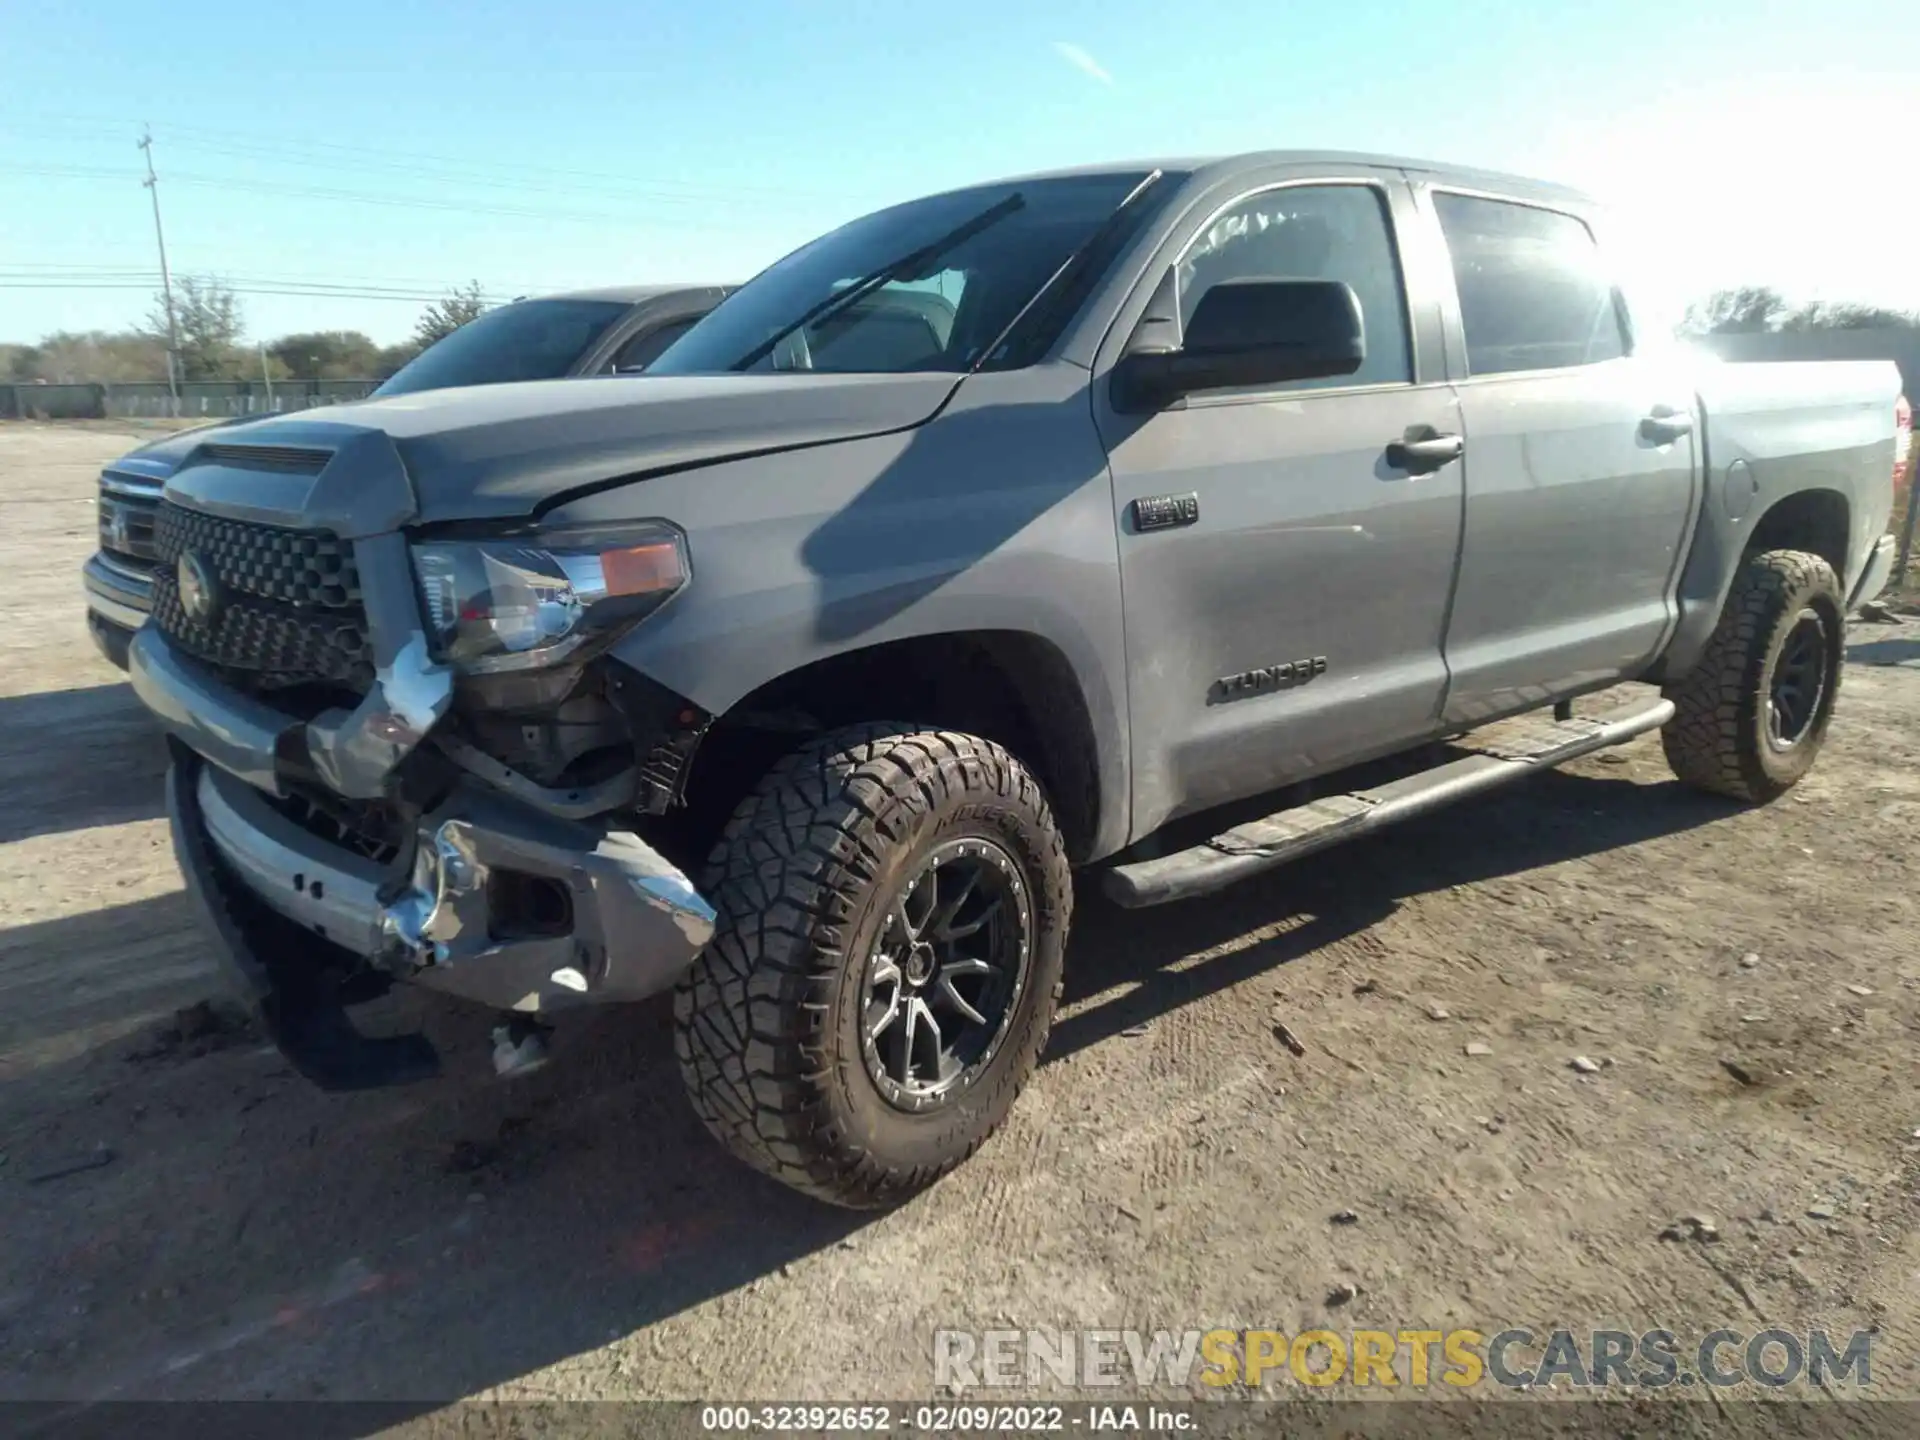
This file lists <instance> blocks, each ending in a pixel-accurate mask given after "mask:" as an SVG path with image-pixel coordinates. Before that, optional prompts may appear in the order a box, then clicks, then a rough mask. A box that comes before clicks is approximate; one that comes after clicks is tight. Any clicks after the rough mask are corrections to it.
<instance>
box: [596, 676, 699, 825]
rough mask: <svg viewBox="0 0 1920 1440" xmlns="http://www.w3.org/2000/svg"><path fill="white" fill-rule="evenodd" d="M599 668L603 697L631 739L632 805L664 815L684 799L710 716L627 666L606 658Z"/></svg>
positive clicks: (650, 813)
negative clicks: (634, 775)
mask: <svg viewBox="0 0 1920 1440" xmlns="http://www.w3.org/2000/svg"><path fill="white" fill-rule="evenodd" d="M601 663H602V665H603V666H604V667H605V674H606V686H607V697H608V698H609V699H610V700H611V701H612V702H613V704H614V705H615V707H616V708H618V709H619V711H620V713H621V714H622V715H623V716H625V717H626V721H627V725H628V727H629V729H630V730H631V732H632V734H633V743H634V761H635V765H636V767H637V769H638V772H639V775H638V782H637V784H636V786H635V796H634V800H635V804H636V806H637V808H638V809H640V810H642V811H644V812H645V813H646V814H648V815H664V814H665V813H666V812H667V811H668V810H670V809H671V808H673V807H674V806H675V805H678V804H679V803H680V802H681V800H682V799H683V798H684V796H685V794H686V788H687V772H688V771H689V770H690V769H691V768H692V764H693V755H694V751H696V750H698V749H699V748H700V741H701V739H702V738H703V737H704V736H705V735H706V733H707V730H708V728H709V727H710V726H712V724H713V716H712V715H710V714H708V713H707V712H706V711H705V710H702V709H701V708H700V707H699V706H698V705H695V704H694V703H693V702H692V701H691V700H687V699H685V698H683V697H682V696H679V695H676V694H674V693H673V692H672V691H671V690H669V689H667V688H666V686H664V685H661V684H659V683H658V682H657V681H654V680H650V679H648V678H647V677H646V676H645V675H642V674H641V673H640V672H639V671H637V670H635V669H633V668H632V667H631V666H628V665H623V664H622V663H621V662H620V661H618V660H615V659H612V658H608V659H606V660H604V661H602V662H601Z"/></svg>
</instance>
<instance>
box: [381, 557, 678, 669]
mask: <svg viewBox="0 0 1920 1440" xmlns="http://www.w3.org/2000/svg"><path fill="white" fill-rule="evenodd" d="M413 570H414V576H415V578H416V580H417V582H418V584H419V587H420V608H421V612H422V614H423V615H424V616H425V618H426V622H427V630H428V637H429V639H430V640H431V641H432V644H433V650H434V653H435V655H437V656H438V657H439V658H440V659H442V660H444V661H446V662H447V663H448V664H449V665H452V666H453V667H454V668H455V669H458V670H464V671H466V672H468V673H469V674H481V673H494V672H498V671H503V670H535V669H539V668H541V667H543V666H547V665H554V664H557V663H559V662H560V661H561V660H564V659H566V658H568V657H569V656H575V655H577V654H579V652H580V651H582V650H584V649H588V648H589V647H593V646H598V645H604V644H605V643H607V641H609V640H611V639H612V638H613V637H614V636H615V635H618V634H619V633H620V632H621V631H623V630H625V629H626V628H627V627H628V626H630V625H632V624H633V623H634V622H635V621H637V620H639V619H641V618H642V617H644V616H646V615H649V614H651V613H652V612H653V611H655V610H658V609H659V608H660V607H661V606H662V605H664V604H666V602H667V601H669V600H671V599H672V598H673V597H674V596H675V595H676V594H678V593H679V592H680V590H681V588H682V587H683V586H685V585H686V583H687V579H688V577H689V575H690V573H691V571H690V568H689V566H688V562H687V541H686V537H685V536H684V535H682V534H681V533H680V532H679V531H678V530H676V529H674V528H673V527H672V526H670V525H666V524H662V523H657V522H655V523H649V524H645V525H638V526H621V527H619V528H617V529H610V528H595V529H591V530H587V529H582V530H571V531H560V530H555V531H543V532H541V533H539V534H536V535H531V536H528V537H527V538H526V539H514V540H504V539H503V540H429V541H423V542H421V543H419V544H416V545H415V546H414V547H413Z"/></svg>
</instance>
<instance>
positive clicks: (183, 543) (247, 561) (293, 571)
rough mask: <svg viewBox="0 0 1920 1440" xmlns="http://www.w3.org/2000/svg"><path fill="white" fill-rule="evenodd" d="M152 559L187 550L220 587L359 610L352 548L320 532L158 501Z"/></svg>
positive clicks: (174, 557) (171, 560)
mask: <svg viewBox="0 0 1920 1440" xmlns="http://www.w3.org/2000/svg"><path fill="white" fill-rule="evenodd" d="M153 545H154V553H155V558H156V559H158V560H160V561H161V562H163V563H164V564H167V565H172V564H175V563H176V562H178V560H179V559H180V556H181V555H182V554H184V553H185V552H186V551H189V550H191V551H192V552H193V553H194V554H196V555H198V556H199V557H200V560H201V563H202V564H204V565H206V566H207V567H208V568H209V570H210V571H211V573H212V575H213V577H214V578H215V579H216V580H217V581H218V582H219V584H220V586H221V588H222V589H224V590H228V591H237V592H239V593H240V594H242V595H253V596H257V597H258V598H260V599H262V600H271V601H273V602H274V603H276V604H280V605H297V606H318V607H321V608H324V609H328V610H343V609H347V608H349V607H352V608H354V609H356V610H357V609H358V608H359V605H360V573H359V571H357V570H356V569H354V565H353V547H352V546H351V545H349V544H348V543H347V542H346V541H344V540H336V539H335V538H334V537H333V536H332V535H331V534H329V533H328V532H327V531H325V530H282V529H279V528H277V527H275V526H272V525H250V524H248V523H246V522H245V521H242V520H223V519H221V518H220V517H219V516H217V515H202V514H201V513H200V512H199V511H197V510H183V509H182V508H181V507H180V506H178V505H170V504H166V503H162V505H161V506H160V513H159V516H158V517H157V518H156V520H155V522H154V527H153Z"/></svg>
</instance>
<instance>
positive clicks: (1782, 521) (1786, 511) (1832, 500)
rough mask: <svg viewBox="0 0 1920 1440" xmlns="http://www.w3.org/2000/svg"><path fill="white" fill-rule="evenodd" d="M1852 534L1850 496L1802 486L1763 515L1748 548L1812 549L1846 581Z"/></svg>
mask: <svg viewBox="0 0 1920 1440" xmlns="http://www.w3.org/2000/svg"><path fill="white" fill-rule="evenodd" d="M1850 534H1851V528H1850V524H1849V515H1848V510H1847V498H1846V496H1844V495H1842V494H1840V493H1839V492H1838V491H1834V490H1801V491H1798V492H1796V493H1794V494H1792V495H1788V496H1787V497H1785V498H1784V499H1782V500H1780V501H1779V502H1777V503H1776V504H1775V505H1774V507H1773V508H1772V509H1771V510H1769V511H1767V513H1766V514H1765V515H1763V516H1761V517H1760V523H1759V524H1758V525H1755V526H1754V527H1753V534H1752V535H1751V536H1749V537H1748V539H1747V545H1746V549H1747V553H1749V554H1752V553H1753V552H1755V551H1759V550H1806V551H1810V552H1811V553H1813V554H1815V555H1818V556H1819V557H1820V558H1821V559H1823V560H1825V561H1826V562H1827V563H1828V564H1829V565H1831V566H1832V567H1833V573H1834V574H1835V575H1838V576H1839V577H1840V579H1841V583H1842V584H1844V583H1845V582H1846V575H1847V539H1848V536H1849V535H1850Z"/></svg>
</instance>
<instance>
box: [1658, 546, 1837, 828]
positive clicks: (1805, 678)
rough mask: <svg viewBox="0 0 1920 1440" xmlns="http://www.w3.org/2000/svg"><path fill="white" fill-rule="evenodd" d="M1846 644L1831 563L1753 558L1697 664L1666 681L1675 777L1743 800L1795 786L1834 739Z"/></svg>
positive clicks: (1803, 557) (1666, 742)
mask: <svg viewBox="0 0 1920 1440" xmlns="http://www.w3.org/2000/svg"><path fill="white" fill-rule="evenodd" d="M1845 648H1846V607H1845V602H1844V600H1843V598H1842V596H1841V593H1840V582H1839V580H1838V579H1837V578H1836V577H1835V575H1834V573H1833V567H1832V566H1831V565H1829V564H1828V563H1827V562H1826V561H1825V560H1823V559H1821V558H1820V557H1819V556H1818V555H1811V554H1807V553H1806V552H1804V551H1799V550H1767V551H1762V552H1760V553H1758V554H1754V555H1749V556H1748V557H1747V558H1746V560H1745V561H1744V563H1743V564H1742V566H1741V569H1740V574H1739V575H1738V576H1737V577H1736V578H1735V580H1734V582H1733V589H1732V590H1731V591H1730V592H1729V593H1728V595H1727V603H1726V607H1725V608H1724V609H1723V610H1722V611H1721V613H1720V623H1719V624H1718V625H1717V626H1716V627H1715V628H1714V632H1713V636H1712V638H1711V639H1710V640H1708V642H1707V648H1706V651H1705V653H1703V654H1702V655H1701V657H1700V661H1699V663H1698V664H1697V665H1695V666H1694V668H1693V670H1692V672H1691V673H1689V674H1688V675H1687V677H1686V678H1685V679H1684V680H1681V681H1679V682H1677V683H1676V684H1673V685H1669V686H1667V687H1666V691H1665V694H1666V696H1667V698H1668V699H1670V700H1672V701H1673V702H1674V707H1675V714H1674V717H1673V719H1672V720H1670V721H1668V722H1667V725H1666V728H1665V729H1664V730H1663V731H1662V732H1661V737H1660V738H1661V743H1662V745H1663V747H1664V748H1665V750H1666V753H1667V763H1668V764H1669V765H1671V766H1672V767H1673V773H1674V774H1675V775H1677V776H1679V777H1680V778H1681V779H1682V780H1684V781H1685V782H1686V783H1687V784H1689V785H1692V786H1694V787H1695V788H1697V789H1701V790H1707V791H1711V792H1712V793H1714V794H1716V795H1726V796H1730V797H1732V798H1733V799H1735V800H1746V801H1751V802H1758V803H1764V802H1765V801H1768V800H1772V799H1775V798H1777V797H1778V796H1780V795H1783V794H1785V793H1786V792H1787V791H1788V790H1790V789H1792V788H1793V786H1794V785H1795V784H1796V783H1797V782H1798V781H1799V779H1800V777H1801V776H1803V775H1805V774H1806V773H1807V771H1808V770H1810V769H1811V768H1812V767H1813V762H1814V760H1815V759H1816V758H1818V756H1819V754H1820V747H1821V745H1822V744H1823V743H1824V742H1825V740H1826V736H1827V726H1828V722H1829V721H1831V720H1832V718H1833V704H1834V699H1835V697H1836V696H1837V694H1838V692H1839V689H1840V668H1841V660H1842V657H1843V654H1844V651H1845Z"/></svg>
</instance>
